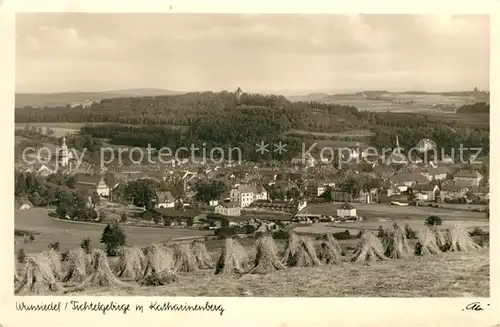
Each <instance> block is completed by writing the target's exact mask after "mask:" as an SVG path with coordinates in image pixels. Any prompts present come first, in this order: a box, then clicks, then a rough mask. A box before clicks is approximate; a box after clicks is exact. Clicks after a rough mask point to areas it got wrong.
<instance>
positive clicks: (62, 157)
mask: <svg viewBox="0 0 500 327" xmlns="http://www.w3.org/2000/svg"><path fill="white" fill-rule="evenodd" d="M68 152H69V151H68V146H67V145H66V137H63V140H62V145H61V149H59V163H58V164H59V165H60V166H61V167H66V166H67V165H68V162H69V153H68Z"/></svg>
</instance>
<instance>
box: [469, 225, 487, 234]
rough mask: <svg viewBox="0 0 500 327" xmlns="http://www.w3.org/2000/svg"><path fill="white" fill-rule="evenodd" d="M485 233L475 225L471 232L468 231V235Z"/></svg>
mask: <svg viewBox="0 0 500 327" xmlns="http://www.w3.org/2000/svg"><path fill="white" fill-rule="evenodd" d="M484 234H487V233H485V232H484V231H483V230H482V229H481V228H479V227H476V228H474V229H473V230H472V232H469V235H470V236H483V235H484Z"/></svg>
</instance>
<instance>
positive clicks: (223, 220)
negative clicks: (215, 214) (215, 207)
mask: <svg viewBox="0 0 500 327" xmlns="http://www.w3.org/2000/svg"><path fill="white" fill-rule="evenodd" d="M221 223H222V227H229V219H228V218H226V217H222V219H221Z"/></svg>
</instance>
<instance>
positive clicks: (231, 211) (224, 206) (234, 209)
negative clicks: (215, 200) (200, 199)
mask: <svg viewBox="0 0 500 327" xmlns="http://www.w3.org/2000/svg"><path fill="white" fill-rule="evenodd" d="M214 211H215V213H218V214H221V215H223V216H229V217H239V216H241V207H240V206H239V205H238V204H237V203H234V202H222V203H219V204H218V205H217V206H215V209H214Z"/></svg>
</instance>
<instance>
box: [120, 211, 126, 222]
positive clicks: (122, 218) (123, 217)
mask: <svg viewBox="0 0 500 327" xmlns="http://www.w3.org/2000/svg"><path fill="white" fill-rule="evenodd" d="M127 219H128V217H127V214H126V213H125V212H122V213H121V215H120V222H121V223H125V222H127Z"/></svg>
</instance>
